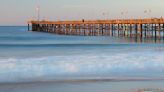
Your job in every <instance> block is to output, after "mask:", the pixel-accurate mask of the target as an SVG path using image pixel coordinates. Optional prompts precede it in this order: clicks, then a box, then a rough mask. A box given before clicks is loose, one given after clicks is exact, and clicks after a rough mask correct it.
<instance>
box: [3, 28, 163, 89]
mask: <svg viewBox="0 0 164 92" xmlns="http://www.w3.org/2000/svg"><path fill="white" fill-rule="evenodd" d="M159 42H160V43H154V41H152V42H149V43H147V42H146V41H145V42H142V43H141V42H136V41H135V40H130V39H127V38H119V37H110V36H65V35H56V34H50V33H41V32H32V31H27V27H0V83H26V82H43V81H44V82H46V81H55V80H64V79H71V80H73V79H103V78H104V79H112V78H115V79H120V78H123V79H124V78H125V79H126V78H130V79H133V78H144V79H146V78H152V79H159V78H164V43H163V41H159ZM142 83H143V82H142ZM142 83H140V84H142ZM144 83H145V82H144ZM162 83H163V84H164V82H162ZM125 84H126V82H125ZM140 84H139V85H140ZM157 84H158V83H157ZM48 85H50V84H48ZM54 85H56V84H54ZM71 85H72V84H71ZM79 85H81V84H79ZM87 85H90V84H87ZM103 85H104V84H103ZM110 85H112V84H110ZM159 85H161V83H160V84H159ZM0 87H1V86H0ZM55 87H56V86H55ZM92 87H94V86H93V85H92ZM119 87H120V86H119ZM1 88H2V87H1ZM14 88H15V87H14ZM40 88H43V87H42V86H41V87H40ZM53 88H54V87H53ZM73 88H74V87H73ZM116 88H117V87H116ZM4 89H5V87H4ZM6 89H7V88H6ZM47 89H49V88H47ZM61 89H63V86H62V87H61ZM18 90H19V92H22V91H20V90H21V89H19V88H18V89H16V91H15V92H18ZM28 90H32V89H28ZM70 90H71V88H70ZM0 91H1V90H0ZM3 91H4V90H3ZM89 91H90V90H88V92H89ZM25 92H26V91H25ZM31 92H35V91H31ZM43 92H44V91H43ZM51 92H52V91H51ZM61 92H67V91H61ZM70 92H71V91H70ZM73 92H75V91H73ZM94 92H96V91H94ZM104 92H105V91H104Z"/></svg>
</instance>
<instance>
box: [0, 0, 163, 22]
mask: <svg viewBox="0 0 164 92" xmlns="http://www.w3.org/2000/svg"><path fill="white" fill-rule="evenodd" d="M0 2H1V3H0V25H26V22H27V21H28V20H30V19H34V18H35V17H36V16H37V13H36V6H37V2H38V4H39V5H40V11H41V19H43V18H44V19H48V20H81V19H83V18H84V19H90V20H93V19H107V18H108V19H115V18H141V17H148V15H149V16H151V17H161V16H164V0H0ZM150 9H151V13H147V14H144V11H145V10H147V11H149V10H150ZM121 12H124V15H121ZM125 12H128V13H127V14H125Z"/></svg>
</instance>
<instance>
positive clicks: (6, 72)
mask: <svg viewBox="0 0 164 92" xmlns="http://www.w3.org/2000/svg"><path fill="white" fill-rule="evenodd" d="M163 55H164V52H153V53H149V52H143V53H141V52H131V53H120V54H118V53H115V54H110V55H107V54H105V55H104V54H101V55H74V56H51V57H41V58H6V59H5V58H4V59H0V74H1V76H0V82H6V81H7V82H11V81H30V80H54V79H56V78H61V77H65V78H67V77H90V76H93V77H97V76H101V77H105V76H107V77H112V76H113V77H118V76H127V77H164V73H163V71H164V61H163V60H164V57H163Z"/></svg>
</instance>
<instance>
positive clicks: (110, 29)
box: [28, 18, 164, 39]
mask: <svg viewBox="0 0 164 92" xmlns="http://www.w3.org/2000/svg"><path fill="white" fill-rule="evenodd" d="M30 26H32V29H30ZM28 30H32V31H39V32H49V33H55V34H62V35H84V36H102V35H109V36H116V35H117V36H123V37H140V38H152V37H153V38H159V39H161V38H164V18H152V19H116V20H92V21H89V20H81V21H29V22H28Z"/></svg>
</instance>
